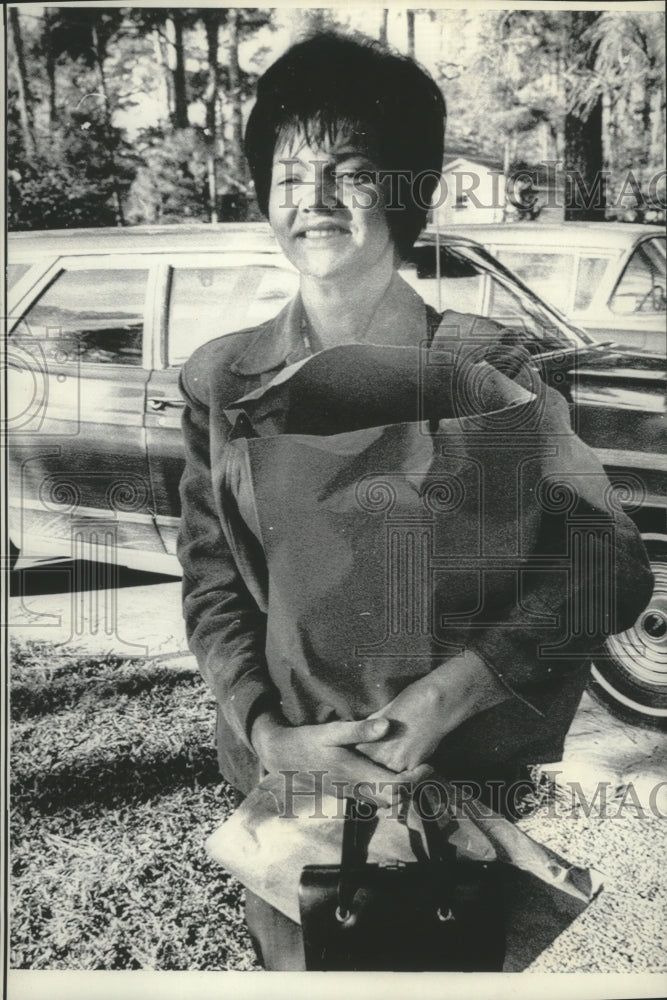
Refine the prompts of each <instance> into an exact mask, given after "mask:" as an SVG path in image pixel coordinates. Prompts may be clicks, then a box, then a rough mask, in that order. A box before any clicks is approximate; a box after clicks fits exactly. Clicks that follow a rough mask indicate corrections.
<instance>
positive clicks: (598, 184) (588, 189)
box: [565, 99, 606, 222]
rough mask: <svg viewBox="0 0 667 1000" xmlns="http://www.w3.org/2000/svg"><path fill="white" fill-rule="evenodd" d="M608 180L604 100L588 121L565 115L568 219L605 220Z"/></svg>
mask: <svg viewBox="0 0 667 1000" xmlns="http://www.w3.org/2000/svg"><path fill="white" fill-rule="evenodd" d="M605 206H606V182H605V176H604V172H603V158H602V100H601V99H598V101H597V102H596V103H595V105H594V106H593V108H592V110H591V111H590V113H589V115H588V117H587V119H586V120H585V121H584V120H583V119H582V118H580V117H579V116H577V115H574V114H568V115H567V117H566V119H565V221H566V222H595V221H604V218H605Z"/></svg>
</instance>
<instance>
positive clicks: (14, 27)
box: [9, 7, 36, 157]
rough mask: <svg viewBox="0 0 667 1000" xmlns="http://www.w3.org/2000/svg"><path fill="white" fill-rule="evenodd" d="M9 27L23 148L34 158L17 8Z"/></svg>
mask: <svg viewBox="0 0 667 1000" xmlns="http://www.w3.org/2000/svg"><path fill="white" fill-rule="evenodd" d="M9 27H10V35H11V39H12V44H13V46H14V55H15V59H16V84H17V106H18V112H19V119H20V122H21V133H22V136H23V147H24V149H25V153H26V156H28V157H34V156H35V153H36V145H35V136H34V134H33V117H32V99H31V95H30V87H29V86H28V74H27V72H26V66H25V57H24V54H23V37H22V35H21V24H20V22H19V13H18V10H17V9H16V7H10V8H9Z"/></svg>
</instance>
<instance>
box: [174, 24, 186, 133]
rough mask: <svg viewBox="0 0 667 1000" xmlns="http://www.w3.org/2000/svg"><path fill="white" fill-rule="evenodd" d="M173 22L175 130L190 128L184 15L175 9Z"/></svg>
mask: <svg viewBox="0 0 667 1000" xmlns="http://www.w3.org/2000/svg"><path fill="white" fill-rule="evenodd" d="M171 21H172V24H173V26H174V51H175V53H176V65H175V67H174V128H188V126H189V124H190V123H189V121H188V92H187V86H186V81H185V52H184V48H183V14H182V13H181V11H179V9H178V8H177V7H175V8H173V11H172V15H171Z"/></svg>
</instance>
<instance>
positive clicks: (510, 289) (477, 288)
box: [401, 241, 592, 354]
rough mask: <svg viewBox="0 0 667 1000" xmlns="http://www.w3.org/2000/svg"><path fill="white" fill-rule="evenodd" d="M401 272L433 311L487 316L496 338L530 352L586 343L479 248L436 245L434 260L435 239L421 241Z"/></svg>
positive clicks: (586, 342) (586, 340) (464, 245)
mask: <svg viewBox="0 0 667 1000" xmlns="http://www.w3.org/2000/svg"><path fill="white" fill-rule="evenodd" d="M401 275H402V276H403V277H404V278H405V280H406V281H407V282H408V283H409V284H410V285H411V286H412V287H413V288H414V289H415V290H416V291H417V292H419V294H420V295H421V296H422V298H423V299H424V300H425V301H426V302H427V303H428V304H429V305H431V306H433V307H434V308H435V309H437V310H438V311H439V312H442V311H443V310H445V309H453V310H455V311H457V312H463V313H473V314H475V315H481V316H487V317H488V318H489V319H493V320H494V321H495V322H497V323H498V324H499V325H500V326H501V327H502V334H501V336H500V338H499V339H500V340H501V342H503V343H506V344H508V345H512V346H513V345H516V344H520V345H522V346H524V347H525V348H526V349H527V350H529V351H530V352H531V354H543V353H545V352H548V351H554V350H559V349H561V350H562V349H572V348H576V347H583V346H586V345H588V344H591V343H592V340H591V338H590V337H588V336H587V335H586V334H585V333H584V332H583V331H581V330H579V329H578V328H576V327H573V326H572V325H570V324H569V323H568V322H566V320H565V319H564V318H562V317H561V316H560V315H559V314H558V313H557V312H556V311H555V310H554V309H552V308H551V307H550V306H548V305H547V304H546V303H544V302H542V301H541V300H540V299H539V298H538V297H537V296H536V295H535V294H534V293H533V292H531V291H530V290H529V289H528V288H526V287H525V286H524V285H523V283H522V282H521V281H520V280H519V279H517V278H516V277H515V276H514V275H513V274H512V273H511V271H509V270H508V269H507V268H506V267H504V265H502V264H501V263H500V262H499V261H497V260H495V259H494V258H493V257H492V256H491V255H490V254H488V253H487V252H486V251H485V250H483V249H482V248H481V247H476V246H474V245H472V244H471V245H466V244H460V245H459V244H457V245H449V244H441V246H440V254H439V260H438V255H437V254H436V246H435V243H431V242H429V243H425V242H424V241H422V242H420V244H418V245H417V246H416V247H414V249H413V250H412V252H411V254H410V258H409V260H408V261H406V262H405V264H404V266H403V267H402V268H401Z"/></svg>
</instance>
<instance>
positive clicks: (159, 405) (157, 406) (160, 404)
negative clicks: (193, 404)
mask: <svg viewBox="0 0 667 1000" xmlns="http://www.w3.org/2000/svg"><path fill="white" fill-rule="evenodd" d="M148 406H149V408H150V409H151V410H156V411H159V410H166V409H167V407H168V406H173V407H174V408H177V409H183V407H184V406H185V403H184V401H183V400H182V399H181V398H180V397H176V398H175V399H167V398H166V397H164V396H150V397H149V399H148Z"/></svg>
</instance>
